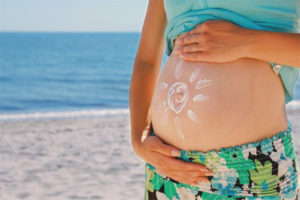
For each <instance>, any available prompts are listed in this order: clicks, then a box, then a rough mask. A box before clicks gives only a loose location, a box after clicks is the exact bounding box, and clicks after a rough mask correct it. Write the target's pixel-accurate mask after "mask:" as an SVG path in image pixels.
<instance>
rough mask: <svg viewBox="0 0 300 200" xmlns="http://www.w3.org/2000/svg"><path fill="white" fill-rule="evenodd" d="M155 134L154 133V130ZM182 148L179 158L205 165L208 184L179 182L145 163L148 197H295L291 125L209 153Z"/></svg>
mask: <svg viewBox="0 0 300 200" xmlns="http://www.w3.org/2000/svg"><path fill="white" fill-rule="evenodd" d="M152 135H154V132H152ZM180 151H181V156H180V157H178V159H180V160H184V161H186V162H193V163H199V164H202V165H205V166H206V167H207V168H209V169H211V170H212V171H213V173H214V175H213V176H211V177H208V178H209V180H210V182H209V183H202V184H201V183H200V184H199V185H197V186H194V185H187V184H184V183H180V182H178V181H176V180H174V179H172V178H169V177H166V176H164V175H163V174H160V173H159V172H158V170H156V168H155V167H154V166H152V165H151V164H149V163H146V164H145V182H146V184H145V185H146V187H145V200H178V199H180V200H224V199H228V200H229V199H239V200H240V199H241V200H242V199H245V200H252V199H253V200H259V199H261V200H266V199H269V200H271V199H272V200H296V199H297V192H298V190H299V189H298V188H299V187H298V168H297V165H298V164H297V159H296V154H295V151H294V144H293V139H292V127H291V122H290V121H289V127H288V128H287V129H286V130H285V131H282V132H280V133H278V134H276V135H274V136H273V137H272V138H265V139H263V140H260V141H258V142H255V143H248V144H243V145H237V146H235V147H230V148H222V149H221V150H220V151H217V150H211V151H208V152H197V151H184V150H180Z"/></svg>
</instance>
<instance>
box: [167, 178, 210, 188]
mask: <svg viewBox="0 0 300 200" xmlns="http://www.w3.org/2000/svg"><path fill="white" fill-rule="evenodd" d="M168 177H169V178H171V179H173V180H176V181H178V182H180V183H184V184H188V185H195V186H199V185H200V184H207V183H209V179H208V178H206V177H200V178H190V177H183V176H179V175H171V176H168Z"/></svg>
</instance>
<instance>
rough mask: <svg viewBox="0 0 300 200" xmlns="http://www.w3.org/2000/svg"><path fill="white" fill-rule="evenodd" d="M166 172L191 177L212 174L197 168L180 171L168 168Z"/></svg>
mask: <svg viewBox="0 0 300 200" xmlns="http://www.w3.org/2000/svg"><path fill="white" fill-rule="evenodd" d="M165 173H168V174H174V175H176V174H177V175H180V176H182V177H191V178H195V179H197V178H199V177H206V176H213V173H212V172H204V171H199V170H190V171H182V170H177V169H168V172H165Z"/></svg>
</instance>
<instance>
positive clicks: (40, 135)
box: [0, 0, 300, 200]
mask: <svg viewBox="0 0 300 200" xmlns="http://www.w3.org/2000/svg"><path fill="white" fill-rule="evenodd" d="M147 3H148V1H146V0H129V1H126V2H124V1H123V0H110V1H107V0H106V1H104V0H85V1H82V0H72V1H71V0H63V1H61V0H43V1H37V0H26V1H24V0H0V199H4V200H11V199H108V200H114V199H118V200H120V199H142V198H143V195H144V193H143V192H144V171H143V170H144V163H143V162H142V160H140V159H139V158H138V157H137V156H136V155H135V154H134V153H133V150H132V148H131V145H130V144H131V143H130V135H129V132H130V131H129V129H130V128H129V119H128V114H129V110H128V106H129V102H128V95H129V94H128V92H129V83H130V78H131V72H132V69H133V62H134V57H135V53H136V51H137V47H138V42H139V37H140V31H141V29H142V25H143V20H144V16H145V13H146V8H147ZM166 59H167V57H166V55H164V57H163V63H162V66H163V64H164V63H165V62H166ZM299 101H300V81H299V80H298V83H297V86H296V100H295V101H293V102H291V103H290V104H289V105H288V109H289V112H290V113H294V112H299V105H300V104H299Z"/></svg>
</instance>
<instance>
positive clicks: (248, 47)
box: [240, 29, 265, 58]
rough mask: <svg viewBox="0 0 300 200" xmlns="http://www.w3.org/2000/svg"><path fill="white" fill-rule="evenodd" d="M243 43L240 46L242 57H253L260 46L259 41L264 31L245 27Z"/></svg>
mask: <svg viewBox="0 0 300 200" xmlns="http://www.w3.org/2000/svg"><path fill="white" fill-rule="evenodd" d="M244 33H245V34H244V38H243V41H244V45H243V46H242V48H241V51H240V52H241V54H242V57H249V58H255V55H256V54H257V53H258V51H259V49H260V48H261V45H260V44H261V41H262V40H263V38H264V35H265V31H259V30H255V29H245V32H244Z"/></svg>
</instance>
